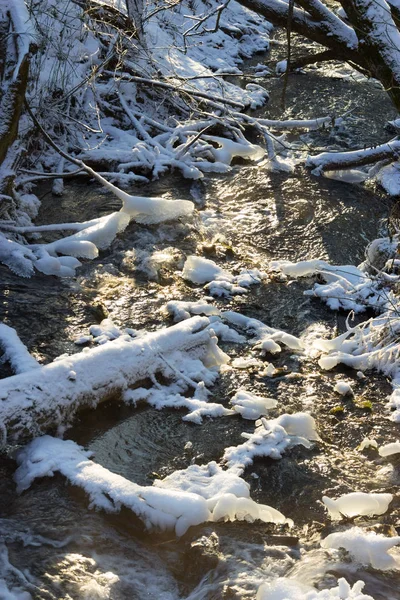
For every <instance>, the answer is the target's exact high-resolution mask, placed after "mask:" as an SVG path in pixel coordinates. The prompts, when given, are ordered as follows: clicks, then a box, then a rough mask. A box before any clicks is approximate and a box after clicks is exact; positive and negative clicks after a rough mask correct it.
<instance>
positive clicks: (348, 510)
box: [322, 492, 393, 520]
mask: <svg viewBox="0 0 400 600" xmlns="http://www.w3.org/2000/svg"><path fill="white" fill-rule="evenodd" d="M392 500H393V496H392V494H374V493H372V492H370V493H364V492H351V493H350V494H344V495H343V496H340V498H337V499H336V500H333V499H332V498H329V497H328V496H323V497H322V502H323V503H324V504H325V506H326V508H327V509H328V512H329V516H330V518H331V519H334V520H340V519H342V518H343V517H356V516H368V517H371V516H373V515H383V514H384V513H385V512H386V511H387V509H388V507H389V504H390V503H391V501H392Z"/></svg>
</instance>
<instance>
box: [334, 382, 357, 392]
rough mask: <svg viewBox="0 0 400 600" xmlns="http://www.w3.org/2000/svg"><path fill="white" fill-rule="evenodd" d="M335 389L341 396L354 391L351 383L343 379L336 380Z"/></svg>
mask: <svg viewBox="0 0 400 600" xmlns="http://www.w3.org/2000/svg"><path fill="white" fill-rule="evenodd" d="M333 389H334V390H335V392H337V393H338V394H340V395H341V396H347V395H348V394H352V393H353V390H352V388H351V385H350V384H349V383H348V382H347V381H343V380H342V379H341V380H340V381H337V382H336V384H335V387H334V388H333Z"/></svg>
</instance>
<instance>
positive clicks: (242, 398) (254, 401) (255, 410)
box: [230, 389, 278, 420]
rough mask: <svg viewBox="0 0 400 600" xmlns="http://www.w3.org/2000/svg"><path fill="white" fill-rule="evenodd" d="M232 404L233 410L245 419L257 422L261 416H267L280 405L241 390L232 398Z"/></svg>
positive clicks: (274, 401) (275, 401)
mask: <svg viewBox="0 0 400 600" xmlns="http://www.w3.org/2000/svg"><path fill="white" fill-rule="evenodd" d="M230 403H231V404H232V406H233V410H234V411H235V412H237V413H239V414H240V415H242V417H243V418H244V419H251V420H256V419H259V418H260V417H261V416H263V415H266V414H267V413H268V411H269V410H270V409H271V408H275V407H276V406H277V404H278V402H277V400H274V399H273V398H264V397H263V396H256V395H255V394H253V393H252V392H248V391H247V390H244V389H240V390H238V391H237V392H236V394H235V395H234V396H233V397H232V398H231V400H230Z"/></svg>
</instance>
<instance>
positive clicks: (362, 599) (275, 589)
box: [256, 577, 374, 600]
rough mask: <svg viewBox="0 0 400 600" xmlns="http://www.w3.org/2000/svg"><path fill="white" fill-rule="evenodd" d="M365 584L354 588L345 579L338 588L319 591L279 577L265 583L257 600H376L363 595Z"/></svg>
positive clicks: (359, 583) (340, 580)
mask: <svg viewBox="0 0 400 600" xmlns="http://www.w3.org/2000/svg"><path fill="white" fill-rule="evenodd" d="M364 585H365V583H364V582H363V581H357V582H356V583H355V584H354V585H353V586H352V585H350V584H349V583H348V582H347V581H346V579H344V578H343V577H342V578H340V579H338V585H337V587H334V588H331V589H329V590H321V591H317V590H316V589H315V588H312V587H310V586H307V585H304V584H303V583H301V582H299V581H295V580H293V579H289V578H286V577H279V578H278V579H276V580H275V581H273V582H272V583H263V584H262V585H261V586H260V587H259V588H258V591H257V596H256V600H374V599H373V598H372V596H367V595H366V594H363V593H362V590H363V588H364Z"/></svg>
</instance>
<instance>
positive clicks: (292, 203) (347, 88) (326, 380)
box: [0, 57, 400, 600]
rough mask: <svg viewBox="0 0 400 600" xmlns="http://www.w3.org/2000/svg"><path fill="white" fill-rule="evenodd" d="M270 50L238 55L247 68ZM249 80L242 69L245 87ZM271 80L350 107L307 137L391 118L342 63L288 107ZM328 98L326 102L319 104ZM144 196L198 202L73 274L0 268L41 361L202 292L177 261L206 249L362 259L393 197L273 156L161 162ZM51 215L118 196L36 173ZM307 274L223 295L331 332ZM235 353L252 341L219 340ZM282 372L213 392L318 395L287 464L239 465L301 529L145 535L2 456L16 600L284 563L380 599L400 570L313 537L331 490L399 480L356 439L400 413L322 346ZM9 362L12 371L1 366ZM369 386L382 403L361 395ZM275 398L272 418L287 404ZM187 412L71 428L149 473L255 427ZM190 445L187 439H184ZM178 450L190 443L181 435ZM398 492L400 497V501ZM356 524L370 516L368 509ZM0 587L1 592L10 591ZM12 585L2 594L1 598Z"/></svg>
mask: <svg viewBox="0 0 400 600" xmlns="http://www.w3.org/2000/svg"><path fill="white" fill-rule="evenodd" d="M260 61H261V58H260V57H256V58H255V59H253V60H252V61H249V62H248V63H246V69H247V68H248V69H250V67H251V66H252V65H254V64H256V63H257V62H260ZM247 82H248V79H245V78H243V79H242V80H241V81H240V80H239V83H242V84H245V83H247ZM259 83H261V84H262V85H264V86H265V87H266V88H267V89H268V90H270V91H271V100H270V102H269V104H268V105H267V106H266V107H264V108H263V109H262V110H259V111H257V114H258V115H260V114H263V115H265V116H266V117H268V118H269V117H272V118H276V117H292V118H293V117H296V118H311V117H315V116H320V115H323V114H332V113H334V114H335V115H340V114H343V113H345V112H346V111H349V110H350V109H351V111H352V112H351V115H350V118H349V119H348V120H347V122H346V127H343V128H336V129H334V130H326V131H322V132H312V133H306V134H303V135H301V136H299V135H296V136H294V135H292V134H290V135H289V137H288V139H289V140H290V141H293V140H295V141H297V143H301V144H302V145H304V146H307V147H310V149H312V151H314V152H317V151H318V150H319V149H322V148H326V147H331V148H337V149H339V148H343V147H348V148H352V147H357V146H358V145H363V144H364V143H375V142H376V141H378V140H381V139H382V137H381V136H382V132H383V126H384V123H385V121H386V120H387V119H389V118H392V117H393V114H392V109H391V107H390V105H389V104H388V103H387V101H386V98H385V95H384V93H383V92H382V91H381V90H379V89H378V88H376V87H374V85H373V84H372V83H370V82H362V81H361V82H360V81H356V80H354V79H352V78H350V77H345V78H343V77H342V74H341V72H336V75H335V74H334V72H333V71H328V70H327V69H325V70H321V71H317V70H316V71H313V72H311V73H309V74H308V75H303V74H296V75H293V76H291V77H290V80H289V87H288V91H287V98H286V107H287V108H286V110H285V111H283V109H282V108H281V107H280V93H281V88H282V82H281V81H279V80H278V81H277V80H268V79H265V80H262V81H261V82H260V81H259ZM316 111H318V114H316ZM137 193H140V194H142V195H149V196H152V195H157V196H159V195H168V196H169V197H171V198H186V199H194V200H195V201H196V203H197V206H198V209H199V212H198V214H197V215H196V216H195V217H194V218H193V219H190V220H187V221H180V222H177V223H169V224H168V223H167V224H164V225H161V226H152V227H145V226H142V225H137V224H131V225H130V226H129V228H128V230H127V231H126V232H125V233H124V234H123V235H122V236H121V237H120V238H119V239H117V240H116V241H115V242H114V243H113V245H112V247H111V248H110V249H109V250H107V251H105V252H103V253H101V256H100V257H99V258H98V259H96V260H94V261H92V262H90V263H86V264H85V265H84V266H83V267H82V268H81V270H80V272H79V276H78V278H77V280H76V281H68V280H64V281H62V280H58V279H55V278H51V277H45V276H40V275H37V276H35V277H34V278H33V279H31V280H22V279H19V278H17V277H15V276H13V275H12V274H11V273H10V272H8V271H7V270H6V268H5V267H1V268H0V269H1V283H0V286H1V289H2V293H3V295H2V302H1V306H0V312H1V318H2V319H4V320H5V322H7V323H8V324H9V325H11V326H12V327H15V328H16V329H17V331H18V333H19V334H20V336H21V338H22V340H23V341H24V342H25V343H26V344H27V346H28V347H29V349H30V350H31V351H32V353H33V354H34V355H35V356H36V357H37V358H38V359H40V360H42V361H44V362H49V361H51V360H52V359H54V358H55V357H56V356H58V355H60V354H62V353H65V352H67V353H72V352H77V351H78V348H77V346H76V345H75V344H74V339H75V338H77V337H79V336H80V335H84V334H86V333H87V330H88V327H89V326H90V325H92V324H94V323H98V322H99V321H100V320H101V319H102V318H103V317H104V316H105V315H106V314H107V313H109V315H110V317H111V318H112V319H113V320H114V322H115V323H116V324H117V325H119V326H124V327H131V328H134V329H145V330H147V331H151V330H154V329H157V328H159V327H161V326H165V325H166V323H167V320H166V317H165V315H164V314H163V312H162V310H161V309H162V306H163V305H164V304H165V303H166V302H167V301H168V300H172V299H174V300H181V299H184V300H197V299H200V298H203V297H204V292H203V290H201V289H200V288H199V287H198V286H194V285H191V284H188V283H185V282H184V281H183V280H182V278H181V277H180V276H179V274H177V272H178V271H179V270H181V269H182V265H183V262H184V258H185V256H186V255H189V254H194V253H196V254H200V255H203V256H205V257H207V258H212V259H213V260H215V261H216V262H217V263H218V264H220V265H221V266H223V267H226V268H228V269H229V270H231V271H234V270H237V269H239V268H240V267H250V268H255V267H257V268H259V269H261V270H263V269H267V266H268V263H269V261H270V260H271V259H272V258H279V259H289V260H302V259H306V258H323V259H326V260H329V261H331V262H332V263H336V264H358V263H359V262H361V261H362V259H363V256H364V249H365V247H366V245H367V243H368V241H371V240H373V239H374V238H376V237H377V236H378V235H379V234H380V232H382V231H384V229H385V222H386V219H387V217H388V214H389V211H390V207H391V201H389V200H388V199H387V198H385V197H384V196H383V195H382V194H381V193H380V192H379V191H378V190H376V189H373V188H369V189H368V188H365V187H361V186H357V185H350V184H346V183H342V182H338V181H333V180H329V179H324V178H321V177H314V176H313V175H312V174H310V173H309V172H308V171H307V170H306V169H305V168H303V167H301V166H299V167H296V170H295V172H294V174H282V173H274V172H272V173H271V172H269V171H268V168H267V165H266V164H262V165H254V164H251V163H250V164H249V163H246V164H235V166H234V167H233V170H232V172H231V173H230V174H229V175H228V176H226V175H224V176H222V175H209V176H207V177H205V178H204V180H201V182H200V183H198V182H195V183H193V182H190V181H184V180H182V179H180V178H179V177H178V176H175V175H168V176H166V177H164V178H162V179H161V180H160V181H157V182H154V183H152V184H149V185H148V186H146V187H143V188H139V189H138V190H137ZM38 194H39V195H41V197H42V206H43V208H42V213H41V216H40V219H41V222H42V223H46V222H54V219H58V220H69V219H70V220H75V219H76V217H75V213H76V211H77V209H78V210H79V213H80V218H82V220H83V219H89V218H93V217H95V216H98V215H99V214H107V213H109V212H111V211H112V210H115V209H116V208H119V205H118V202H117V201H116V200H115V199H114V197H112V196H111V195H109V194H108V193H104V192H103V190H101V189H100V188H99V187H97V186H96V185H94V184H91V185H89V184H86V183H79V182H75V183H71V184H70V185H68V187H66V191H65V194H64V196H63V197H62V198H61V199H55V198H53V197H52V196H51V192H50V191H49V190H48V189H47V188H45V187H42V188H40V189H39V191H38ZM311 284H312V281H311V280H310V279H308V280H299V281H296V282H293V283H291V284H289V285H288V284H286V283H282V282H281V281H273V280H271V281H269V282H268V283H267V284H263V285H261V286H255V287H253V288H251V291H250V292H249V293H248V294H247V295H245V296H238V297H235V298H234V299H231V300H217V301H215V303H216V304H217V305H218V306H220V307H224V308H226V307H229V308H230V309H234V310H238V311H239V312H242V313H243V314H246V315H247V316H251V317H255V318H257V319H260V320H261V321H263V322H265V323H267V324H268V325H271V326H273V327H277V328H282V329H285V330H286V331H288V332H290V333H292V334H294V335H300V334H302V335H305V336H306V338H307V335H308V336H309V337H310V339H311V338H312V337H313V336H315V335H316V334H319V335H327V336H329V335H333V334H335V333H337V331H340V330H341V328H342V327H343V322H344V316H343V315H337V314H336V313H333V312H330V311H328V310H327V309H326V307H325V306H324V305H322V304H321V303H320V301H319V300H318V299H314V298H311V297H305V296H303V291H304V290H305V289H308V288H309V287H310V286H311ZM222 347H223V348H224V349H225V351H226V352H228V354H230V355H231V356H232V357H235V356H240V355H241V353H244V354H245V355H246V356H247V355H248V356H250V355H251V351H250V349H249V348H245V349H244V350H243V348H241V347H237V346H235V345H233V344H232V345H227V344H225V345H224V344H222ZM273 362H274V365H275V367H276V369H277V372H278V376H277V377H274V378H266V377H260V376H259V375H258V373H257V371H256V370H252V369H249V370H232V371H229V372H227V373H225V374H224V375H222V376H221V377H220V379H219V382H218V383H217V386H216V388H215V389H214V390H213V399H215V401H218V402H223V403H227V401H228V399H229V398H230V397H231V396H232V394H233V393H234V391H235V390H236V389H237V388H238V387H239V386H245V387H246V388H248V389H251V390H253V391H255V392H258V393H260V394H263V395H266V396H268V395H272V396H274V397H276V398H277V399H278V401H279V404H278V408H279V411H278V412H292V411H296V410H306V409H308V410H309V409H311V410H312V412H313V414H314V415H315V417H316V419H317V425H318V430H319V433H320V435H321V438H322V440H323V443H321V444H317V445H316V446H315V447H314V448H313V449H311V450H306V449H304V448H301V449H299V448H295V449H293V450H292V451H290V452H289V453H287V454H286V455H285V457H284V458H283V459H282V460H280V461H273V460H270V459H267V460H265V459H263V460H258V461H256V462H255V464H254V465H253V467H252V468H250V469H249V470H248V471H249V472H246V473H245V478H246V480H247V481H249V483H251V493H252V497H253V498H254V499H255V500H257V501H259V502H263V503H266V504H271V505H272V506H274V507H275V508H277V509H279V510H281V511H282V512H283V513H284V514H285V515H286V516H288V517H290V518H292V519H293V520H294V522H295V526H294V528H293V529H292V530H289V529H287V528H286V527H284V526H273V525H268V524H265V523H260V522H255V523H253V524H250V523H217V524H206V525H202V526H197V527H195V528H191V529H190V530H189V531H188V532H187V533H186V534H185V535H184V536H183V537H182V538H180V539H176V538H175V536H174V535H173V534H171V533H168V534H159V533H155V532H147V531H144V529H143V527H142V525H141V523H140V521H139V520H138V519H136V518H135V517H134V515H132V514H131V513H130V512H129V511H124V510H122V511H121V512H120V513H119V514H116V515H108V514H106V513H103V512H95V511H93V510H90V509H89V507H88V499H87V497H86V496H85V494H84V493H83V492H82V491H80V490H79V489H77V488H74V487H72V486H69V485H67V484H66V482H65V480H64V479H63V478H62V477H61V476H55V477H53V478H47V479H43V480H39V481H38V482H36V483H34V484H33V485H32V487H31V488H30V489H29V490H27V491H26V492H24V493H23V494H22V495H17V494H16V492H15V485H14V483H13V479H12V477H13V473H14V471H15V468H16V465H15V462H14V460H13V458H12V456H13V451H14V449H13V448H10V453H9V456H8V457H5V456H4V457H3V458H2V459H1V460H0V470H1V478H0V498H1V500H2V501H1V503H0V577H4V578H5V579H6V581H7V582H8V585H9V588H10V589H12V588H14V591H13V593H14V594H15V597H16V598H18V599H20V600H25V598H28V597H29V596H27V595H26V594H30V595H31V597H32V598H34V599H38V600H39V599H40V600H42V599H43V600H47V599H49V600H50V599H51V600H58V599H65V600H67V599H68V600H81V599H83V600H85V599H87V600H96V599H103V598H104V599H106V598H110V599H112V600H144V599H148V600H181V599H184V598H185V599H187V600H214V599H215V600H217V599H221V598H226V599H228V598H236V599H242V598H243V599H244V598H249V599H250V598H255V594H256V590H257V588H258V586H259V585H260V584H261V583H262V582H263V581H268V580H271V579H272V578H275V577H277V576H289V577H291V578H293V579H297V580H299V581H302V582H304V583H308V584H311V585H313V584H316V585H318V586H319V587H320V588H321V587H331V586H332V585H333V584H334V583H335V582H336V579H337V577H339V576H345V577H346V578H347V579H348V581H349V582H354V581H356V580H357V579H360V578H361V579H364V581H365V582H366V588H365V592H366V593H370V594H371V595H372V596H374V598H375V600H396V599H399V598H400V592H399V591H398V583H399V580H398V578H397V575H394V574H393V573H392V574H383V573H381V572H379V571H373V570H366V569H363V568H361V567H358V566H357V565H356V564H355V563H352V562H350V561H348V560H346V559H341V560H336V561H335V562H333V561H332V559H331V558H329V556H328V555H327V554H326V552H325V551H324V550H322V549H321V548H320V546H319V540H320V539H321V535H325V534H326V533H328V532H331V531H333V529H334V527H333V526H332V525H331V524H330V522H329V521H328V520H327V518H326V514H325V511H324V509H323V507H322V505H321V502H320V499H321V497H322V495H324V494H327V495H332V496H336V495H339V494H341V493H346V492H349V491H352V490H359V489H360V490H361V489H362V490H363V491H383V490H384V491H390V492H392V493H393V492H395V491H396V489H397V484H398V472H397V467H396V466H393V467H390V465H389V466H388V465H387V464H386V463H385V462H382V460H381V462H379V461H377V460H376V457H374V456H372V457H371V456H370V455H369V454H362V453H360V452H358V451H357V447H358V445H359V443H360V442H361V440H362V439H363V438H364V437H366V436H372V437H376V438H377V439H379V442H380V443H385V442H389V441H394V440H395V439H397V437H398V429H397V428H398V426H396V425H395V424H393V423H391V422H390V421H388V420H387V414H386V407H385V403H386V397H387V395H388V394H389V393H390V385H389V383H388V382H387V381H386V380H385V379H383V378H382V377H378V376H377V375H374V374H371V375H370V376H368V378H367V379H366V380H365V381H359V380H357V378H356V376H355V373H353V372H352V371H351V370H345V369H344V368H342V369H341V370H340V369H339V370H337V371H335V372H334V373H331V372H328V373H321V372H320V371H319V369H318V367H317V365H316V364H314V363H313V361H312V360H308V361H305V362H304V361H302V360H300V359H299V357H298V356H297V355H296V354H293V353H292V352H291V351H284V352H282V353H281V354H280V355H279V358H276V359H274V360H273ZM338 373H344V374H345V375H346V377H348V378H352V379H353V380H354V390H355V401H354V402H353V401H349V402H348V404H347V406H346V408H345V411H344V414H343V415H340V416H338V415H337V413H335V411H334V410H333V409H334V407H335V406H336V404H337V397H335V394H334V393H333V391H332V390H333V382H334V380H335V377H337V374H338ZM9 374H10V372H9V371H8V370H7V366H6V365H4V366H3V367H2V375H3V376H7V375H9ZM363 399H364V400H367V399H368V400H369V401H370V402H371V403H372V404H373V410H372V411H371V410H370V409H368V410H366V409H364V408H361V404H360V401H361V400H363ZM278 412H277V414H278ZM181 417H182V414H181V413H180V412H179V411H169V410H163V411H157V410H155V409H151V408H146V407H139V408H133V407H128V406H126V405H124V404H123V403H122V402H121V403H118V402H117V403H116V402H114V403H110V404H108V405H104V406H103V405H102V406H101V407H100V408H99V409H98V410H96V411H86V412H84V413H81V414H80V416H79V418H78V419H77V420H76V422H75V423H74V426H73V427H72V428H71V429H70V430H68V431H67V433H66V437H67V438H68V439H72V440H74V441H76V442H78V443H79V444H82V445H84V446H85V447H86V448H88V449H90V450H92V451H93V452H94V459H95V461H96V462H98V463H100V464H101V465H103V466H104V467H106V468H108V469H110V470H111V471H113V472H115V473H118V474H121V475H123V476H124V477H126V478H128V479H130V480H132V481H134V482H136V483H138V484H141V485H151V483H152V481H153V480H154V478H155V477H163V476H165V475H167V474H169V473H171V472H173V471H174V470H176V469H180V468H185V467H187V466H188V465H189V464H192V463H197V464H205V463H206V462H208V461H211V460H217V461H218V460H219V459H220V457H221V455H222V453H223V449H224V448H225V447H226V446H229V445H234V444H237V443H239V442H240V439H241V438H240V433H241V432H242V431H252V430H253V424H252V423H251V422H249V421H244V420H241V419H240V418H239V417H234V418H233V417H224V418H219V419H215V420H207V421H206V422H205V423H204V424H203V425H200V426H199V425H193V424H191V423H185V422H183V421H182V418H181ZM187 442H191V444H189V445H188V444H187ZM185 446H186V449H185ZM396 502H397V503H396ZM399 517H400V512H399V503H398V501H396V500H395V501H394V503H393V508H392V511H391V513H390V514H389V515H387V516H383V517H380V518H378V519H376V520H375V521H371V520H370V522H371V524H373V525H376V528H377V531H383V532H390V531H392V532H393V531H395V529H396V527H398V526H399V522H400V521H399ZM361 521H362V520H361ZM1 597H2V596H1V591H0V598H1ZM4 597H6V596H4Z"/></svg>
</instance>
